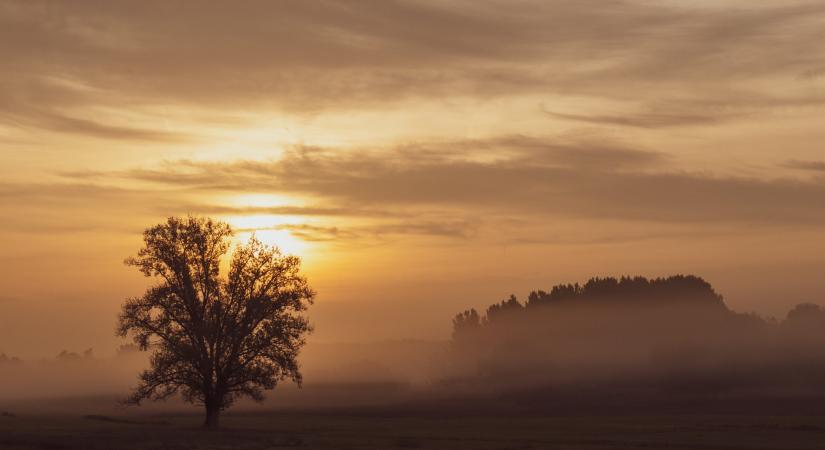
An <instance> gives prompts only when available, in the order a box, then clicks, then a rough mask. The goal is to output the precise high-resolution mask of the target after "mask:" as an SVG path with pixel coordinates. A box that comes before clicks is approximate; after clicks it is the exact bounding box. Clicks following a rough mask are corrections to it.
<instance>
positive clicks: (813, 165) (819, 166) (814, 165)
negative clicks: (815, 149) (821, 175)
mask: <svg viewBox="0 0 825 450" xmlns="http://www.w3.org/2000/svg"><path fill="white" fill-rule="evenodd" d="M784 166H785V167H788V168H791V169H801V170H813V171H816V172H825V161H800V160H796V159H792V160H790V161H788V162H786V163H785V164H784Z"/></svg>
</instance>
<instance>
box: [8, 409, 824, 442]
mask: <svg viewBox="0 0 825 450" xmlns="http://www.w3.org/2000/svg"><path fill="white" fill-rule="evenodd" d="M200 420H201V419H200V417H199V416H195V415H192V414H179V415H141V416H132V415H122V416H114V415H113V416H101V415H93V416H82V415H71V414H61V415H19V416H16V417H10V416H0V448H9V449H29V448H34V449H72V448H81V449H113V448H123V449H233V448H240V449H263V448H278V449H291V448H295V449H313V448H317V449H392V448H431V449H468V450H470V449H553V448H558V449H578V450H585V449H594V450H595V449H815V448H825V417H822V416H763V415H722V416H715V415H674V416H614V415H609V416H603V415H599V416H575V417H531V418H525V417H511V418H507V417H491V416H481V417H472V416H469V417H468V416H464V417H457V416H441V417H420V416H415V415H412V416H409V415H407V416H395V417H390V416H375V415H369V414H357V415H348V414H342V413H338V414H332V413H287V412H270V413H254V414H252V413H249V414H245V413H241V414H227V415H226V417H224V418H223V424H222V425H223V428H222V429H221V430H219V431H204V430H203V429H201V428H200V426H199V425H200Z"/></svg>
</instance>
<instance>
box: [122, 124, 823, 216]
mask: <svg viewBox="0 0 825 450" xmlns="http://www.w3.org/2000/svg"><path fill="white" fill-rule="evenodd" d="M416 145H417V146H420V147H421V148H426V149H429V150H430V151H429V152H428V154H427V157H425V158H420V157H418V156H416V155H415V154H414V152H410V151H409V149H410V147H409V146H400V147H395V148H383V149H373V150H372V151H368V150H352V149H350V150H348V151H343V150H340V149H323V148H303V147H296V148H294V149H293V150H291V151H289V152H287V153H286V154H285V155H284V157H283V158H281V159H278V160H271V161H250V160H245V161H234V162H221V163H216V162H209V163H204V162H197V161H191V160H182V161H177V162H174V163H171V162H170V163H167V164H166V165H164V166H162V167H157V168H151V169H135V170H131V171H126V172H121V173H119V174H118V176H122V177H128V178H130V179H132V180H137V181H141V182H151V183H154V184H158V185H159V186H174V187H176V188H181V189H183V188H186V189H191V188H195V189H198V190H203V191H233V190H235V191H239V192H241V191H251V192H264V193H266V192H269V193H278V194H289V195H294V196H309V197H312V198H316V199H319V202H320V203H319V204H320V205H323V204H330V205H335V204H343V205H358V208H360V209H366V210H386V211H392V212H399V213H409V212H410V211H434V210H451V211H463V212H469V213H472V214H491V215H495V216H504V217H506V216H522V217H533V218H535V219H536V220H550V219H549V218H551V217H577V218H588V219H614V220H643V221H652V222H738V223H741V222H752V223H764V224H782V223H786V224H813V223H818V222H820V221H821V220H823V219H825V184H823V183H820V182H819V181H802V180H796V179H778V180H761V179H755V178H745V177H722V176H711V175H706V174H702V173H691V172H685V171H674V170H673V169H671V168H670V165H669V164H667V161H668V160H667V159H664V158H661V157H659V156H658V155H657V154H656V153H652V152H648V151H633V150H629V149H626V148H623V147H610V146H608V145H602V146H599V147H587V146H585V145H583V144H575V145H572V144H559V143H554V142H553V141H551V140H547V141H542V140H539V139H535V138H527V137H512V136H509V137H502V138H493V139H490V140H470V141H464V142H457V141H450V142H443V143H433V144H416ZM472 148H478V149H479V150H478V151H475V152H474V151H471V149H472ZM436 149H437V150H436ZM502 155H503V156H502ZM483 156H487V157H488V158H483ZM496 156H497V157H496ZM356 211H357V210H356Z"/></svg>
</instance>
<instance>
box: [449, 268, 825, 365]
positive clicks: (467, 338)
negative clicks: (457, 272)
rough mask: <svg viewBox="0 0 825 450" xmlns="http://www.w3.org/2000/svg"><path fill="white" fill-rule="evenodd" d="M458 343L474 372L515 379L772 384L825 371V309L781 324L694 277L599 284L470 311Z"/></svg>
mask: <svg viewBox="0 0 825 450" xmlns="http://www.w3.org/2000/svg"><path fill="white" fill-rule="evenodd" d="M453 345H454V349H455V351H456V352H455V355H454V356H455V360H457V361H460V362H462V363H463V364H464V365H465V366H466V367H469V368H470V369H472V370H473V371H474V372H475V373H476V374H478V373H481V374H486V375H488V376H493V377H494V378H495V377H496V376H497V375H502V374H505V373H506V374H507V375H506V376H504V377H501V376H499V377H498V378H502V379H507V380H510V381H513V380H514V379H515V378H514V376H515V375H514V374H522V375H524V374H529V375H530V376H533V377H538V378H540V379H541V380H543V381H546V380H548V379H555V380H559V379H563V378H565V377H567V379H568V380H570V379H575V380H582V379H588V378H598V377H601V379H611V380H615V379H618V378H621V377H632V376H638V375H639V374H641V373H645V374H647V375H650V374H654V373H655V374H658V375H657V376H660V377H663V376H664V375H663V374H667V377H669V379H677V378H680V377H685V376H688V375H689V376H690V377H698V376H699V375H698V374H704V375H703V376H705V375H707V376H710V375H708V374H713V376H714V377H716V379H721V378H725V377H728V375H725V376H724V377H723V376H721V375H719V374H720V373H726V374H732V373H736V374H737V375H736V376H733V375H730V376H729V377H728V378H730V379H737V380H740V381H741V380H743V379H745V378H747V377H758V376H761V377H762V378H761V379H768V378H770V377H769V376H768V375H765V374H766V373H768V372H770V373H789V374H790V373H803V374H816V373H825V309H823V308H821V307H819V306H817V305H814V304H807V303H806V304H800V305H798V306H796V307H795V308H794V309H793V310H791V311H790V312H789V313H788V315H787V318H786V319H785V320H783V321H776V320H773V319H765V318H762V317H759V316H757V315H755V314H743V313H737V312H735V311H732V310H730V309H729V308H728V307H727V306H726V305H725V303H724V301H723V298H722V296H721V295H719V294H718V293H717V292H716V291H715V290H714V289H713V287H712V286H711V285H710V284H709V283H708V282H706V281H705V280H703V279H702V278H699V277H696V276H689V275H676V276H671V277H667V278H655V279H647V278H644V277H622V278H593V279H591V280H589V281H587V282H586V283H584V284H561V285H557V286H554V287H553V288H552V289H550V290H549V291H543V290H537V291H533V292H531V293H530V294H529V295H528V296H527V301H526V302H524V303H522V302H520V301H519V300H518V299H517V298H516V297H515V296H514V295H511V296H510V297H509V298H507V299H505V300H503V301H501V302H498V303H495V304H492V305H490V306H489V307H488V308H487V309H486V311H484V313H483V314H480V313H479V312H478V311H476V310H475V309H470V310H467V311H464V312H462V313H460V314H458V315H456V316H455V317H454V319H453ZM799 367H802V368H803V369H799V370H797V371H796V372H794V370H792V369H794V368H799ZM820 369H822V370H820ZM759 374H762V375H759Z"/></svg>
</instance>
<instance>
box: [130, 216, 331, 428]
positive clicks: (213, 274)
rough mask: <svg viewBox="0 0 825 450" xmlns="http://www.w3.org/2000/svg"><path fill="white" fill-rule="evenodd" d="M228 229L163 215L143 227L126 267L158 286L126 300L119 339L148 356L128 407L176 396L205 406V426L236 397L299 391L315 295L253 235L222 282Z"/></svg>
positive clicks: (286, 259) (291, 261) (288, 261)
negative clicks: (286, 388)
mask: <svg viewBox="0 0 825 450" xmlns="http://www.w3.org/2000/svg"><path fill="white" fill-rule="evenodd" d="M232 234H233V233H232V230H231V228H230V227H229V225H227V224H225V223H221V222H218V221H213V220H212V219H203V218H196V217H191V216H190V217H188V218H174V217H173V218H169V219H168V220H167V221H166V223H162V224H160V225H157V226H154V227H152V228H149V229H147V230H146V231H145V232H144V234H143V240H144V247H143V248H142V249H141V250H140V251H139V252H138V255H137V256H136V257H132V258H128V259H127V260H126V264H127V265H130V266H136V267H137V268H138V269H139V270H140V271H141V272H142V273H143V274H144V275H145V276H147V277H155V278H157V279H158V281H159V283H158V284H156V285H155V286H153V287H151V288H149V289H148V290H147V291H146V293H144V294H143V296H142V297H136V298H131V299H128V300H127V301H126V303H124V305H123V307H122V311H121V313H120V315H119V318H118V325H117V334H118V335H120V336H122V337H125V336H127V335H131V336H132V338H133V339H134V342H135V343H136V344H137V345H138V346H139V347H140V349H141V350H148V349H150V348H151V349H152V350H153V354H152V355H151V358H150V363H151V367H150V369H148V370H145V371H144V372H142V373H141V374H140V383H139V385H138V387H137V388H136V389H135V390H134V392H133V393H132V395H131V396H130V397H129V398H128V399H127V402H129V403H133V404H139V403H140V402H141V401H142V400H144V399H151V400H158V399H165V398H167V397H169V396H171V395H173V394H175V393H178V392H180V393H181V394H182V396H183V398H184V399H185V400H187V401H189V402H191V403H196V404H202V405H204V406H205V408H206V421H205V426H206V427H208V428H216V427H217V426H218V423H219V416H220V412H221V411H222V410H224V409H225V408H227V407H229V406H230V405H231V404H232V402H233V401H234V400H235V399H236V398H239V397H242V396H248V397H251V398H252V399H254V400H256V401H262V400H263V398H264V397H263V391H264V390H269V389H273V388H275V386H276V385H277V383H278V382H279V381H282V380H285V379H291V380H293V381H294V382H296V383H297V384H298V385H300V384H301V379H302V378H301V373H300V371H299V366H298V362H297V357H298V353H299V351H300V349H301V347H302V346H303V345H304V342H305V336H306V334H307V333H308V332H310V331H311V327H310V325H309V322H308V320H307V319H306V317H304V316H303V315H302V314H301V313H302V312H303V311H305V310H306V308H307V307H308V306H309V305H310V304H311V303H312V300H313V298H314V296H315V293H314V292H313V291H312V289H311V288H310V287H309V285H308V284H307V281H306V279H305V278H304V277H303V276H301V274H300V273H299V269H300V259H299V258H298V257H296V256H291V255H290V256H284V255H282V254H281V253H280V251H279V250H278V249H277V248H276V247H268V246H265V245H263V244H262V243H261V242H260V241H258V240H257V239H255V237H254V236H253V237H252V238H251V239H250V240H249V242H248V243H247V244H245V245H240V246H238V247H236V248H235V249H234V253H233V255H232V258H231V262H230V265H229V273H228V275H227V277H226V278H223V277H221V275H220V270H219V266H220V259H221V257H222V256H223V255H225V254H226V253H227V251H228V250H229V241H230V238H231V237H232Z"/></svg>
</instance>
